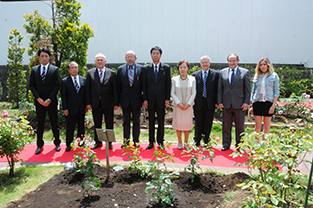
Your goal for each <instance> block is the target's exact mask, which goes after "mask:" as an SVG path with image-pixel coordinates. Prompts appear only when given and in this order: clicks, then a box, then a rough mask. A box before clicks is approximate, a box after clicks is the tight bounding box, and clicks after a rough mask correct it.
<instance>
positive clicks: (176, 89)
mask: <svg viewBox="0 0 313 208" xmlns="http://www.w3.org/2000/svg"><path fill="white" fill-rule="evenodd" d="M187 82H188V84H187V85H188V88H187V92H186V95H185V100H186V104H189V105H191V106H193V104H194V99H195V96H196V80H195V78H194V77H192V76H189V75H188V76H187ZM171 96H172V98H173V105H174V106H176V105H177V104H179V103H181V104H182V100H183V98H184V97H183V94H182V89H181V79H180V76H175V77H173V78H172V89H171Z"/></svg>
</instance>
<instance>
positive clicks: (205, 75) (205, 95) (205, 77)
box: [202, 71, 208, 98]
mask: <svg viewBox="0 0 313 208" xmlns="http://www.w3.org/2000/svg"><path fill="white" fill-rule="evenodd" d="M207 78H208V75H207V72H206V71H205V72H204V77H203V94H202V96H203V97H205V98H206V97H207V93H206V80H207Z"/></svg>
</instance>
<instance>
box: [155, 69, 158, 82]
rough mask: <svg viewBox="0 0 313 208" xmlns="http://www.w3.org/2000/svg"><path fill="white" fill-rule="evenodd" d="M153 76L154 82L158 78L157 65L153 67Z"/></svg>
mask: <svg viewBox="0 0 313 208" xmlns="http://www.w3.org/2000/svg"><path fill="white" fill-rule="evenodd" d="M154 76H155V82H157V79H158V66H155V67H154Z"/></svg>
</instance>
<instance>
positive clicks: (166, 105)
mask: <svg viewBox="0 0 313 208" xmlns="http://www.w3.org/2000/svg"><path fill="white" fill-rule="evenodd" d="M169 106H170V101H169V100H165V108H168V107H169Z"/></svg>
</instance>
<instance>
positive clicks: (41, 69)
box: [40, 63, 49, 75]
mask: <svg viewBox="0 0 313 208" xmlns="http://www.w3.org/2000/svg"><path fill="white" fill-rule="evenodd" d="M40 65H41V66H40V75H42V71H43V67H45V68H46V75H47V72H48V71H47V70H48V67H49V63H48V64H47V65H42V64H40Z"/></svg>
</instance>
